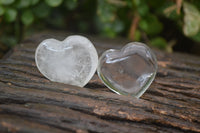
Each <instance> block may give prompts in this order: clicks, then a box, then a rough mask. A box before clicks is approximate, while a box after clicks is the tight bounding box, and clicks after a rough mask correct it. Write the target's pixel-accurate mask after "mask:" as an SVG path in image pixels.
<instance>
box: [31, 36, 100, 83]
mask: <svg viewBox="0 0 200 133" xmlns="http://www.w3.org/2000/svg"><path fill="white" fill-rule="evenodd" d="M35 61H36V65H37V67H38V69H39V71H40V72H41V73H42V74H43V75H44V76H45V77H46V78H48V79H49V80H51V81H55V82H60V83H65V84H70V85H76V86H80V87H83V86H84V85H85V84H87V83H88V82H89V80H90V79H91V78H92V76H93V75H94V73H95V71H96V68H97V65H98V55H97V52H96V49H95V48H94V46H93V44H92V43H91V42H90V41H89V40H88V39H87V38H85V37H83V36H78V35H74V36H69V37H67V38H66V39H65V40H64V41H58V40H55V39H46V40H44V41H42V42H41V43H40V44H39V46H38V47H37V49H36V52H35Z"/></svg>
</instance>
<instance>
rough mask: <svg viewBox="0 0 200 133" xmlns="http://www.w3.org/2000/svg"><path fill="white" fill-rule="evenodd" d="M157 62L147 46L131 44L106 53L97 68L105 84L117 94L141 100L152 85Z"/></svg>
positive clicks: (136, 43) (137, 43)
mask: <svg viewBox="0 0 200 133" xmlns="http://www.w3.org/2000/svg"><path fill="white" fill-rule="evenodd" d="M156 71H157V60H156V57H155V55H154V54H153V52H152V51H151V49H150V48H149V47H147V45H145V44H143V43H139V42H131V43H128V44H127V45H125V46H124V47H123V48H122V49H121V50H114V49H110V50H107V51H105V52H104V53H103V54H102V55H101V57H100V59H99V65H98V68H97V72H98V75H99V77H100V79H101V80H102V81H103V82H104V84H105V85H106V86H107V87H108V88H109V89H111V90H112V91H114V92H116V93H117V94H122V95H130V96H133V97H136V98H139V97H140V96H141V95H142V94H143V93H144V92H145V91H146V90H147V89H148V87H149V86H150V85H151V83H152V81H153V80H154V78H155V75H156Z"/></svg>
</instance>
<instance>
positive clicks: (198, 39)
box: [191, 31, 200, 42]
mask: <svg viewBox="0 0 200 133" xmlns="http://www.w3.org/2000/svg"><path fill="white" fill-rule="evenodd" d="M191 38H192V39H193V40H195V41H197V42H200V31H199V32H198V33H197V34H196V35H195V36H192V37H191Z"/></svg>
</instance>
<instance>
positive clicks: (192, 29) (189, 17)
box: [183, 2, 200, 36]
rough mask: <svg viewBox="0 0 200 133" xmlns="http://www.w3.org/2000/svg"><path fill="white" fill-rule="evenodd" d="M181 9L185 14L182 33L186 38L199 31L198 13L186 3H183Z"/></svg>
mask: <svg viewBox="0 0 200 133" xmlns="http://www.w3.org/2000/svg"><path fill="white" fill-rule="evenodd" d="M183 9H184V13H185V16H184V26H183V32H184V34H185V35H186V36H194V35H196V34H197V33H198V31H199V30H200V12H199V11H198V9H197V8H196V7H195V6H194V5H192V4H190V3H187V2H184V4H183Z"/></svg>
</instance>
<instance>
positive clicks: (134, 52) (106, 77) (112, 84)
mask: <svg viewBox="0 0 200 133" xmlns="http://www.w3.org/2000/svg"><path fill="white" fill-rule="evenodd" d="M35 61H36V65H37V67H38V69H39V71H40V72H41V73H42V74H43V75H44V76H45V77H46V78H48V79H49V80H51V81H55V82H60V83H65V84H71V85H76V86H80V87H83V86H84V85H86V84H87V83H88V82H89V80H90V79H91V78H92V76H93V75H94V73H95V71H96V69H97V73H98V76H99V77H100V79H101V80H102V81H103V83H104V84H105V85H106V86H107V87H108V88H109V89H111V90H112V91H114V92H116V93H117V94H122V95H130V96H133V97H136V98H139V97H140V96H141V95H142V94H143V93H144V92H145V91H146V89H147V88H148V87H149V86H150V84H151V83H152V81H153V80H154V78H155V75H156V71H157V61H156V57H155V55H154V54H153V53H152V51H151V50H150V48H149V47H147V46H146V45H145V44H143V43H139V42H131V43H128V44H127V45H125V46H124V47H123V48H122V49H121V50H115V49H110V50H107V51H105V52H104V53H103V54H102V55H101V56H100V58H99V60H98V54H97V51H96V49H95V47H94V46H93V44H92V43H91V42H90V41H89V40H88V39H87V38H86V37H83V36H78V35H74V36H69V37H67V38H66V39H65V40H64V41H58V40H55V39H46V40H44V41H42V42H41V43H40V44H39V46H38V47H37V49H36V53H35Z"/></svg>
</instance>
